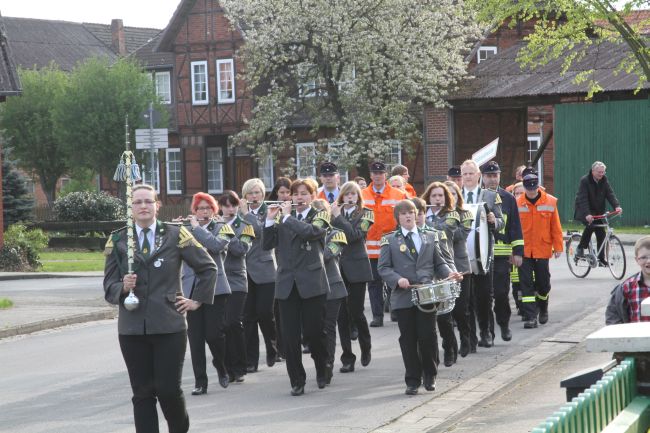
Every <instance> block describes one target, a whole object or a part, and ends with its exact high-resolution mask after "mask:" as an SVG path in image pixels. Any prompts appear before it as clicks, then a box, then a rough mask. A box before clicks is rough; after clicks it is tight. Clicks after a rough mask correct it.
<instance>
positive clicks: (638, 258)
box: [636, 256, 650, 262]
mask: <svg viewBox="0 0 650 433" xmlns="http://www.w3.org/2000/svg"><path fill="white" fill-rule="evenodd" d="M636 259H637V260H638V261H640V262H650V256H641V257H637V258H636Z"/></svg>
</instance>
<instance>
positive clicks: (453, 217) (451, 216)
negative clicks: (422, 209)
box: [445, 210, 461, 226]
mask: <svg viewBox="0 0 650 433" xmlns="http://www.w3.org/2000/svg"><path fill="white" fill-rule="evenodd" d="M460 222H461V220H460V214H459V213H458V212H456V211H455V210H452V211H451V212H448V213H447V215H445V223H446V224H447V225H448V226H455V225H456V224H460Z"/></svg>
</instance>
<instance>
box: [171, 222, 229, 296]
mask: <svg viewBox="0 0 650 433" xmlns="http://www.w3.org/2000/svg"><path fill="white" fill-rule="evenodd" d="M191 233H192V236H194V237H195V238H196V240H197V241H199V243H200V244H201V245H203V246H204V247H205V249H206V250H208V253H209V254H210V256H212V260H214V262H215V263H216V264H217V285H216V286H215V288H214V295H215V296H217V295H229V294H230V285H229V284H228V279H227V278H226V271H225V270H224V267H223V261H224V260H225V258H226V248H228V243H229V242H230V238H232V237H233V235H234V233H233V232H232V230H229V227H226V226H225V224H224V223H222V222H217V221H214V220H212V221H210V222H209V223H208V225H206V226H205V227H201V226H198V227H197V228H192V230H191ZM195 281H196V275H195V274H194V269H192V268H191V267H189V266H188V265H187V263H185V262H183V295H184V296H185V297H186V298H189V297H191V295H192V289H193V288H194V282H195Z"/></svg>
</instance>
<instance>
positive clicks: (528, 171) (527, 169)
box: [521, 167, 537, 179]
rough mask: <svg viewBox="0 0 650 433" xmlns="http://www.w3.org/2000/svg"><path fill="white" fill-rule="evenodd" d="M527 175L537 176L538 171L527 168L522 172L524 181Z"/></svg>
mask: <svg viewBox="0 0 650 433" xmlns="http://www.w3.org/2000/svg"><path fill="white" fill-rule="evenodd" d="M527 174H534V175H537V170H535V169H534V168H533V167H526V168H524V169H523V170H522V171H521V178H522V179H523V178H524V177H526V175H527Z"/></svg>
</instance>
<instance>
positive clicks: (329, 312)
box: [325, 298, 345, 365]
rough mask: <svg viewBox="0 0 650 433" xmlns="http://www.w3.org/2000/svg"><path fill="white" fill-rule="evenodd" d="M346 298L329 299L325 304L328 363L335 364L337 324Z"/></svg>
mask: <svg viewBox="0 0 650 433" xmlns="http://www.w3.org/2000/svg"><path fill="white" fill-rule="evenodd" d="M343 299H345V298H339V299H328V300H327V303H326V304H325V335H326V336H327V363H328V364H329V365H333V364H334V354H335V353H336V322H337V320H338V317H339V312H340V309H341V301H342V300H343Z"/></svg>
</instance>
